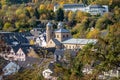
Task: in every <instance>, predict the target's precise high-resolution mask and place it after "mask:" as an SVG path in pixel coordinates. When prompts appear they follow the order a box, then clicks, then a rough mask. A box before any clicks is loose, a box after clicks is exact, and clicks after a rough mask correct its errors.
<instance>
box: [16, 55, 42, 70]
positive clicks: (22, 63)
mask: <svg viewBox="0 0 120 80" xmlns="http://www.w3.org/2000/svg"><path fill="white" fill-rule="evenodd" d="M41 62H42V59H38V58H32V57H26V60H25V61H16V63H17V64H18V65H19V66H20V67H22V68H34V66H33V65H34V64H37V65H40V64H41Z"/></svg>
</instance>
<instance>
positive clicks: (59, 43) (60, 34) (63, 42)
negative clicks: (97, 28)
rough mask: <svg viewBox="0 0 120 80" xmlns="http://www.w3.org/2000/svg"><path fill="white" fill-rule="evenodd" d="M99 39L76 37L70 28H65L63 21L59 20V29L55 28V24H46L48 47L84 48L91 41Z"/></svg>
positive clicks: (94, 41)
mask: <svg viewBox="0 0 120 80" xmlns="http://www.w3.org/2000/svg"><path fill="white" fill-rule="evenodd" d="M96 42H97V39H80V38H79V39H75V38H72V35H71V33H70V31H69V30H67V29H64V25H63V23H62V22H59V23H58V25H57V29H55V30H54V29H53V24H52V23H51V22H48V23H47V25H46V43H47V44H46V47H47V48H50V47H55V48H59V49H73V50H75V49H82V47H83V46H85V45H86V44H89V43H93V44H95V43H96Z"/></svg>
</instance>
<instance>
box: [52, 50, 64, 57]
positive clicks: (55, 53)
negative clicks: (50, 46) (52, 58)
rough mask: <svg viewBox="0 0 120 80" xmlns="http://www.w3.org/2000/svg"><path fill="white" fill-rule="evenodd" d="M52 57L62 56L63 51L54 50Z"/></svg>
mask: <svg viewBox="0 0 120 80" xmlns="http://www.w3.org/2000/svg"><path fill="white" fill-rule="evenodd" d="M54 55H60V56H63V55H64V50H63V49H56V50H55V52H54Z"/></svg>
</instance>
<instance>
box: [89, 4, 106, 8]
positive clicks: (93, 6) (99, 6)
mask: <svg viewBox="0 0 120 80" xmlns="http://www.w3.org/2000/svg"><path fill="white" fill-rule="evenodd" d="M90 8H105V7H103V6H102V5H90Z"/></svg>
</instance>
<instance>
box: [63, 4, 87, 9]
mask: <svg viewBox="0 0 120 80" xmlns="http://www.w3.org/2000/svg"><path fill="white" fill-rule="evenodd" d="M63 7H64V8H80V7H81V8H83V7H85V5H84V4H64V5H63Z"/></svg>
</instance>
